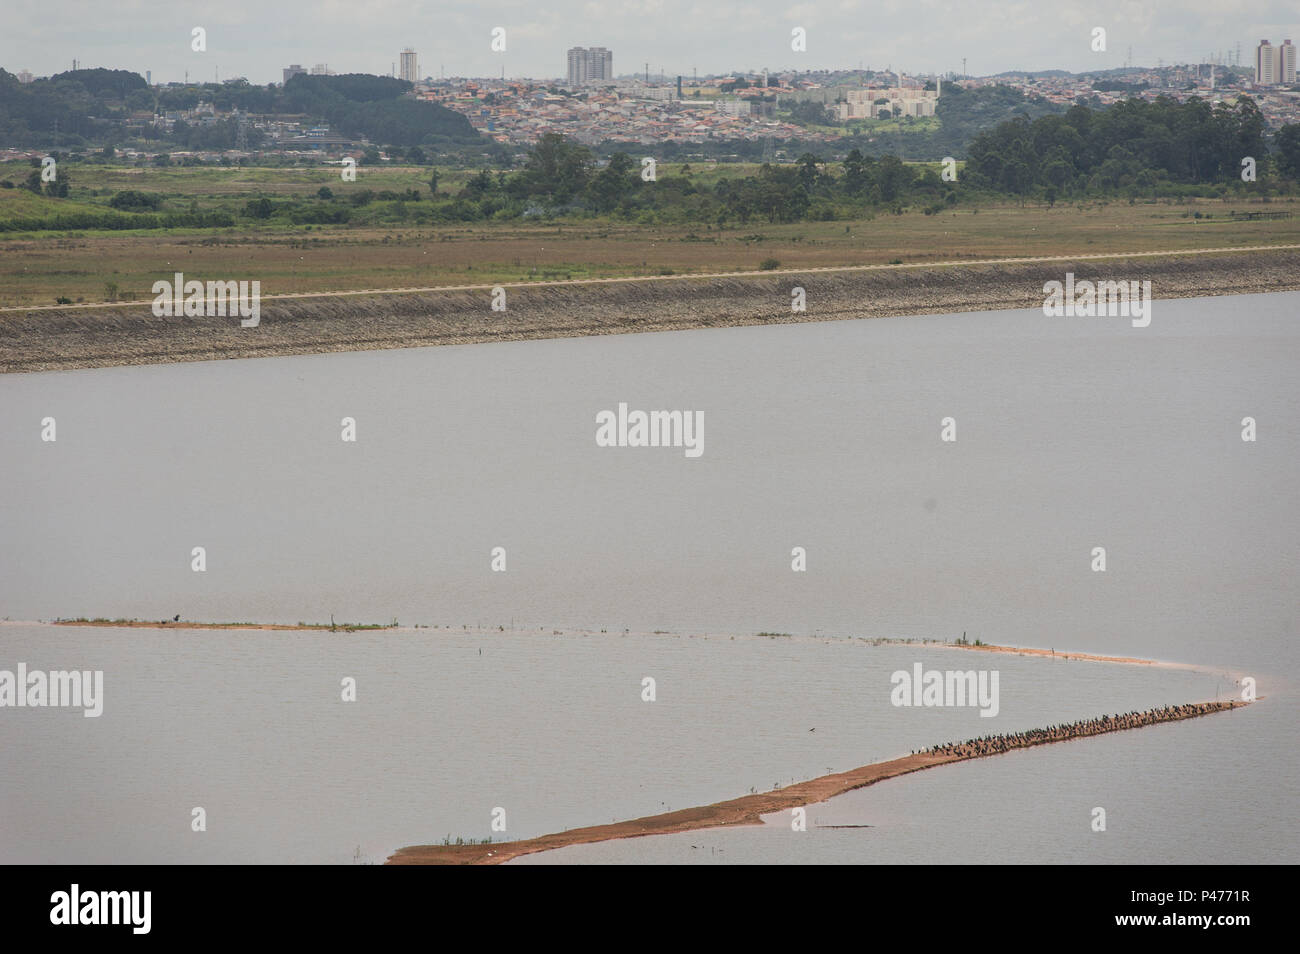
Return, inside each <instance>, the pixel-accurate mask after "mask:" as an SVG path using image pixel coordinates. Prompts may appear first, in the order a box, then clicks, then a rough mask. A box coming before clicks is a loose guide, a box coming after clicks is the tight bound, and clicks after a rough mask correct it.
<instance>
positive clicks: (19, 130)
mask: <svg viewBox="0 0 1300 954" xmlns="http://www.w3.org/2000/svg"><path fill="white" fill-rule="evenodd" d="M410 89H411V84H410V83H408V82H406V81H405V80H397V79H391V78H389V77H386V76H369V75H365V74H348V75H345V76H306V75H303V76H295V77H294V78H293V79H291V80H290V81H289V82H288V83H287V84H285V85H284V86H282V87H281V86H276V85H267V86H252V85H250V84H249V83H247V82H238V83H194V84H189V85H185V86H169V87H150V86H148V85H147V84H146V83H145V81H144V77H142V76H140V75H139V74H138V73H132V72H130V71H129V70H106V69H92V70H72V71H69V72H66V73H59V74H57V75H55V76H51V77H49V78H48V79H38V80H35V81H34V82H31V83H25V84H24V83H20V82H18V78H17V77H15V76H14V75H13V74H11V73H8V72H6V71H5V70H3V69H0V142H3V143H5V144H7V145H17V146H22V145H50V144H52V145H54V146H56V147H67V148H77V147H85V146H87V145H90V144H97V143H98V144H103V143H107V144H108V146H107V147H106V148H105V149H104V150H103V151H102V154H101V155H100V156H99V157H98V158H100V159H104V160H108V159H111V158H112V155H113V144H121V143H123V142H125V141H128V140H139V141H141V142H142V143H148V142H150V141H152V143H153V148H159V146H160V145H163V144H169V145H171V146H174V147H176V148H180V149H234V148H235V147H236V144H237V143H238V141H239V134H240V129H239V123H238V122H236V121H234V120H232V119H223V120H218V121H216V122H214V123H212V124H210V125H190V124H188V123H186V122H184V121H177V122H176V123H175V125H174V126H173V127H172V129H171V130H170V132H166V133H164V132H163V131H162V130H160V129H156V128H155V127H153V126H152V125H151V123H150V122H148V121H145V120H142V119H137V118H136V117H135V116H133V114H147V115H148V116H150V117H151V116H152V115H154V114H157V113H166V112H169V111H181V110H189V109H193V108H194V107H195V106H197V105H198V104H199V103H200V102H208V103H212V104H213V105H214V106H215V108H216V109H217V110H218V111H221V112H229V111H230V110H232V109H239V110H240V111H241V112H251V113H281V114H298V115H303V116H305V117H306V119H307V120H308V122H310V123H314V124H319V123H327V124H329V125H330V126H331V127H332V128H333V129H335V130H337V131H339V132H341V133H342V134H343V135H345V136H352V137H364V138H366V139H369V140H370V141H372V142H381V143H385V144H392V145H394V146H404V147H416V146H421V145H426V146H434V147H438V146H442V147H448V146H457V145H472V146H474V147H476V148H477V147H479V146H481V145H482V142H483V140H482V137H480V136H479V134H478V133H477V132H475V131H474V127H473V126H471V125H470V123H469V120H468V119H466V118H465V117H464V116H462V115H461V114H460V113H457V112H455V111H454V110H450V109H447V108H446V107H444V106H440V105H438V104H436V103H427V102H421V101H418V100H414V99H409V98H406V97H405V96H404V95H403V94H405V93H406V92H408V91H409V90H410ZM263 135H264V134H263V133H262V131H261V130H259V129H256V128H252V127H247V126H246V127H245V129H244V136H245V139H246V142H247V145H248V146H249V147H250V148H257V147H258V146H260V145H261V144H262V137H263Z"/></svg>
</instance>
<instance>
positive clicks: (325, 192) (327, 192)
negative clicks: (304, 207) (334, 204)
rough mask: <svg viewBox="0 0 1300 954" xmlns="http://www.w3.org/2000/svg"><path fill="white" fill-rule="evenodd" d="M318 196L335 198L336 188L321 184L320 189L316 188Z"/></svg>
mask: <svg viewBox="0 0 1300 954" xmlns="http://www.w3.org/2000/svg"><path fill="white" fill-rule="evenodd" d="M316 198H318V199H332V198H334V190H333V189H331V188H330V187H329V186H321V187H320V188H319V189H317V190H316Z"/></svg>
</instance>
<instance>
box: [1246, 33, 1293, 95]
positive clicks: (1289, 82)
mask: <svg viewBox="0 0 1300 954" xmlns="http://www.w3.org/2000/svg"><path fill="white" fill-rule="evenodd" d="M1295 81H1296V80H1295V46H1294V45H1293V44H1292V43H1291V41H1290V40H1283V41H1282V45H1281V46H1274V45H1273V44H1271V43H1269V42H1268V40H1260V41H1259V46H1257V47H1255V85H1256V86H1293V85H1295Z"/></svg>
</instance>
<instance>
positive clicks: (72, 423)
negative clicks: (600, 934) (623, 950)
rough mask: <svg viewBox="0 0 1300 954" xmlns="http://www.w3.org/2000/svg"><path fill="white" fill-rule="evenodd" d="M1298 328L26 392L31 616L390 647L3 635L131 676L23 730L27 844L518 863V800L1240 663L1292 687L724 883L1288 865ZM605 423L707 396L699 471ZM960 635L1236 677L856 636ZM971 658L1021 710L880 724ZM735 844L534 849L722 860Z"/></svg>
mask: <svg viewBox="0 0 1300 954" xmlns="http://www.w3.org/2000/svg"><path fill="white" fill-rule="evenodd" d="M1157 294H1158V290H1157ZM1297 305H1300V295H1297V294H1294V293H1285V294H1277V295H1256V296H1241V297H1233V298H1217V299H1193V300H1178V301H1157V302H1156V303H1155V308H1154V314H1153V319H1152V322H1151V325H1150V327H1148V328H1144V329H1136V328H1132V327H1130V326H1129V324H1128V322H1127V321H1125V320H1123V319H1119V318H1116V319H1104V318H1102V319H1083V318H1075V319H1049V318H1045V317H1043V315H1042V314H1041V312H1039V311H1018V312H981V313H976V314H967V315H948V316H933V317H921V318H900V319H873V320H864V321H842V322H829V323H809V324H798V325H779V326H770V327H753V328H732V329H719V330H702V331H691V332H681V333H668V334H657V335H624V336H611V337H598V338H586V339H569V340H556V341H531V342H512V343H501V344H493V345H476V346H467V347H444V348H429V349H413V350H406V351H382V352H370V353H350V354H334V355H320V356H309V357H293V358H272V359H259V360H247V361H227V362H204V363H194V364H183V365H169V366H154V367H141V368H108V369H95V370H84V371H69V372H60V373H48V374H28V375H10V376H5V377H0V447H2V448H3V467H2V468H0V541H3V543H2V544H0V547H2V549H0V616H3V617H5V618H8V619H10V620H36V619H53V618H56V617H64V618H68V617H79V616H86V617H108V618H117V617H129V618H142V619H154V620H162V619H170V618H171V617H172V616H173V615H180V616H181V618H182V619H187V620H200V621H245V620H250V621H259V622H283V623H294V622H297V621H307V622H328V621H329V619H330V617H331V615H332V616H333V617H334V618H335V619H337V620H339V621H344V620H349V621H359V622H367V623H389V622H392V621H394V620H397V621H398V622H400V624H402V627H403V628H402V629H400V630H398V631H395V632H386V633H381V634H375V633H355V634H350V635H340V634H318V633H289V634H286V633H249V632H235V633H225V632H220V633H218V632H211V631H191V632H188V633H182V632H177V631H173V632H158V631H149V630H92V629H51V628H48V627H30V626H20V625H6V626H0V669H12V668H13V667H14V666H16V665H17V663H19V662H25V663H26V664H27V665H28V666H29V668H40V667H44V668H48V669H63V668H72V667H77V668H101V669H103V670H104V672H105V713H104V715H103V716H102V717H100V718H99V719H84V718H82V716H81V714H80V713H79V712H75V711H62V710H38V709H25V710H18V709H4V710H0V750H2V751H4V752H5V762H6V764H7V766H8V767H9V769H10V770H8V771H6V772H4V773H3V779H2V780H0V818H2V819H3V824H0V857H4V858H6V859H11V860H32V861H45V860H48V861H91V860H94V861H111V860H119V861H123V860H131V861H143V860H177V861H198V860H216V861H232V862H233V861H271V860H289V861H340V862H345V861H350V860H357V859H364V858H370V859H372V860H381V859H382V856H383V855H384V854H386V853H387V852H388V851H390V850H392V849H393V848H395V847H398V846H399V845H402V844H410V843H427V842H430V841H435V840H440V839H441V838H442V837H443V836H446V835H450V836H451V837H452V838H453V839H454V838H455V837H457V836H463V837H476V838H481V837H485V836H486V835H487V834H489V833H490V832H489V831H488V828H487V823H488V821H489V813H490V811H491V809H492V808H494V807H498V806H500V807H504V808H506V813H507V818H508V820H509V823H508V824H509V827H508V835H509V837H527V836H529V835H533V834H541V833H544V832H546V831H552V830H556V829H558V828H565V827H577V826H580V825H586V824H594V823H599V822H603V821H610V820H613V819H615V818H619V819H621V818H626V817H634V816H635V815H641V814H647V813H650V812H653V811H657V810H663V807H664V806H671V807H676V808H681V807H687V806H689V805H693V804H701V803H704V802H708V801H714V800H717V799H720V798H727V797H733V796H735V795H739V794H744V793H745V792H747V791H749V790H750V788H757V789H758V790H762V789H763V788H770V787H771V786H772V785H773V784H788V782H789V781H790V780H791V779H798V778H807V777H811V776H814V775H818V774H823V772H824V771H825V770H826V769H827V768H828V767H834V768H835V769H836V770H843V769H846V768H850V767H853V766H855V765H860V764H865V763H866V762H869V761H873V760H876V759H879V758H888V757H892V756H895V755H899V754H905V753H906V752H907V751H909V750H910V749H911V748H913V747H919V746H922V745H928V744H931V743H933V742H939V741H945V740H947V739H951V738H958V737H966V736H968V735H973V734H982V733H984V732H988V731H998V732H1001V731H1009V730H1014V729H1017V728H1027V727H1030V726H1032V725H1039V724H1043V723H1044V722H1063V721H1067V720H1068V719H1070V718H1078V717H1084V716H1091V715H1097V714H1101V713H1103V712H1113V711H1117V710H1119V709H1127V708H1137V707H1145V706H1147V705H1150V704H1156V703H1163V702H1188V701H1196V700H1202V699H1212V698H1214V697H1215V694H1216V693H1219V692H1224V693H1226V692H1227V691H1228V689H1229V684H1230V681H1231V680H1230V679H1229V678H1228V677H1227V676H1226V675H1225V674H1228V673H1232V674H1236V675H1240V674H1249V675H1252V676H1254V677H1255V678H1256V679H1257V680H1258V683H1259V691H1260V693H1261V694H1262V695H1264V696H1266V697H1267V698H1265V699H1264V700H1263V701H1262V702H1261V703H1260V704H1259V705H1257V706H1254V707H1252V708H1250V709H1249V710H1246V711H1244V712H1237V713H1230V714H1227V715H1223V716H1214V717H1209V718H1206V719H1199V720H1194V721H1192V722H1189V723H1184V724H1180V725H1177V726H1165V727H1157V728H1153V729H1145V730H1141V731H1140V732H1134V733H1129V734H1125V735H1124V736H1111V737H1106V738H1103V739H1097V740H1091V741H1089V742H1086V743H1071V744H1069V745H1064V746H1053V747H1048V748H1045V749H1036V750H1033V751H1030V752H1023V753H1016V754H1014V755H1009V756H1000V757H998V758H995V759H990V760H983V761H981V762H978V763H970V764H966V765H960V766H951V767H946V768H942V769H938V770H935V771H931V772H925V773H921V774H920V775H916V776H911V777H908V778H905V779H897V780H893V781H890V782H886V783H882V784H881V785H878V786H873V787H872V788H870V789H867V790H864V791H861V792H857V793H852V794H850V795H846V796H843V797H842V798H840V799H836V800H835V801H834V802H832V803H830V804H829V805H826V806H819V807H817V808H816V809H814V810H810V813H809V814H810V821H812V822H814V823H815V824H841V823H843V824H859V823H861V824H872V825H874V826H875V827H873V828H868V829H825V828H817V827H815V824H810V829H811V830H810V831H809V832H806V833H798V834H797V835H795V834H793V833H789V832H788V825H785V826H784V828H785V829H786V831H785V832H784V833H782V832H781V828H782V825H781V824H780V820H777V821H778V823H777V824H774V825H772V826H769V827H768V828H763V829H748V830H745V831H729V832H726V833H709V834H708V838H709V839H711V840H710V841H709V842H708V844H709V845H710V846H711V848H722V849H724V850H723V851H722V852H721V853H720V854H715V853H712V852H711V853H710V854H709V856H708V860H719V859H720V858H722V857H723V856H724V855H725V860H732V861H735V860H750V861H763V860H773V861H775V860H792V861H829V862H834V861H847V860H858V861H861V860H882V861H889V860H893V861H898V860H907V859H909V858H914V859H915V860H957V861H967V860H970V861H974V860H988V858H987V854H988V852H989V851H993V850H995V849H996V851H997V854H998V857H999V858H1000V860H1023V861H1037V860H1041V861H1059V862H1070V861H1072V860H1077V859H1078V858H1079V857H1083V856H1082V855H1081V854H1080V852H1082V851H1085V850H1087V851H1091V852H1093V854H1092V855H1090V856H1088V857H1092V858H1094V859H1096V860H1144V861H1175V860H1177V861H1187V860H1197V861H1207V862H1238V861H1244V860H1255V861H1259V860H1275V861H1290V862H1294V861H1296V860H1297V856H1298V855H1300V852H1298V851H1297V841H1298V839H1297V838H1296V836H1295V835H1294V833H1293V832H1292V831H1291V829H1290V828H1289V826H1288V823H1287V819H1288V817H1289V814H1290V809H1291V808H1293V806H1294V804H1295V798H1296V795H1297V792H1298V790H1300V764H1298V762H1300V760H1298V759H1297V756H1296V754H1295V752H1294V749H1293V747H1292V744H1291V743H1292V740H1293V737H1294V727H1295V725H1296V721H1297V719H1296V717H1297V715H1300V712H1298V711H1297V707H1296V702H1295V698H1296V696H1295V673H1296V663H1297V662H1298V661H1300V660H1298V659H1297V656H1298V655H1300V653H1298V651H1297V649H1296V639H1297V635H1298V634H1297V631H1296V630H1297V611H1296V602H1297V601H1296V584H1295V581H1296V579H1297V571H1300V553H1298V551H1300V508H1297V507H1296V505H1295V488H1296V487H1297V485H1298V478H1300V434H1298V432H1297V423H1296V422H1297V420H1300V375H1297V373H1296V372H1297V369H1300V336H1298V335H1297V331H1296V325H1295V321H1294V314H1295V312H1296V309H1297ZM810 308H815V303H810ZM250 333H255V330H254V329H250ZM620 403H626V404H627V405H628V406H629V407H630V408H634V409H637V408H640V409H646V410H654V409H667V410H682V411H693V412H702V416H703V421H704V429H703V453H702V454H701V455H700V456H699V457H694V458H693V457H688V456H687V455H686V454H685V453H684V452H683V450H682V449H681V448H680V447H601V446H598V445H597V442H596V440H595V435H596V415H597V414H598V413H599V412H601V411H603V410H612V409H616V408H617V407H618V406H619V404H620ZM50 417H52V418H54V419H55V421H56V422H57V440H56V441H53V442H49V441H42V440H41V432H42V428H43V425H42V421H43V420H44V419H46V418H50ZM1246 417H1250V418H1253V419H1254V421H1255V426H1256V437H1257V439H1256V440H1254V441H1243V440H1242V430H1243V418H1246ZM344 418H352V419H354V421H355V428H356V436H357V439H356V441H355V442H351V441H344V440H341V439H340V435H341V431H342V429H343V426H344V425H343V419H344ZM944 418H951V419H952V426H951V427H950V432H951V431H952V430H955V435H956V440H955V441H944V440H942V439H941V433H942V430H943V426H944V425H943V423H942V422H943V419H944ZM195 547H202V548H203V552H204V559H205V561H206V568H205V569H204V571H203V572H195V571H194V570H193V569H192V566H193V560H194V556H193V553H194V548H195ZM797 547H798V548H803V550H804V552H805V553H806V566H807V569H806V571H804V572H793V571H792V569H791V564H792V560H793V559H794V556H793V554H792V551H793V550H794V548H797ZM1098 547H1101V548H1104V549H1105V560H1106V564H1105V570H1104V571H1102V572H1098V571H1096V570H1094V567H1095V566H1096V565H1097V564H1096V548H1098ZM496 548H501V550H496ZM502 551H504V555H503V556H502ZM501 559H504V561H505V567H506V569H505V571H504V572H498V571H494V569H493V564H494V562H496V564H497V566H500V560H501ZM415 626H419V627H426V626H427V627H431V628H429V629H425V628H418V629H416V628H411V627H415ZM466 627H469V628H468V629H467V628H466ZM579 630H581V631H582V632H581V633H579V632H578V631H579ZM655 631H662V632H661V633H660V634H659V635H655V634H654V632H655ZM760 632H768V633H781V634H791V638H789V639H785V638H779V639H766V638H764V639H754V638H752V636H753V634H756V633H760ZM963 632H965V633H966V634H967V636H968V638H969V639H971V640H975V639H981V640H983V641H984V642H992V643H1000V644H1012V645H1023V646H1038V647H1044V648H1050V647H1055V648H1057V649H1069V650H1077V651H1082V652H1091V653H1101V654H1108V655H1124V656H1142V657H1149V658H1156V659H1162V660H1169V661H1175V662H1182V663H1192V664H1197V665H1201V666H1205V667H1208V671H1188V670H1178V669H1152V668H1147V667H1144V668H1131V667H1121V666H1104V665H1101V664H1083V663H1078V664H1061V663H1059V662H1055V661H1042V660H1036V659H1022V658H1020V657H1014V656H999V657H997V658H996V663H990V662H989V660H988V658H986V657H983V656H980V657H978V659H977V660H975V661H968V660H969V657H970V656H971V655H973V654H969V653H965V654H956V653H954V652H952V651H942V650H938V649H934V648H920V647H916V648H913V647H898V646H871V645H868V644H865V643H863V642H861V641H860V638H866V639H873V638H916V639H923V638H932V639H949V638H952V637H955V636H958V635H960V634H961V633H963ZM726 634H736V635H737V639H735V640H732V639H730V638H729V636H728V635H726ZM706 635H707V637H708V638H705V637H706ZM480 649H481V650H482V651H483V655H482V656H479V655H478V651H479V650H480ZM949 655H958V656H959V658H958V659H957V661H956V662H954V663H953V664H952V665H951V666H949V665H948V664H947V663H944V664H943V668H956V667H960V668H971V667H974V668H990V667H991V666H993V665H996V667H997V668H999V669H1000V670H1001V672H1002V683H1001V685H1002V706H1001V711H1000V713H999V715H998V717H996V718H994V719H980V718H979V716H978V713H977V712H976V711H975V710H961V711H958V710H945V711H932V710H918V709H896V708H894V707H892V706H890V704H889V699H888V688H889V686H888V673H889V671H891V670H892V669H894V668H904V667H906V666H909V665H910V664H911V663H912V662H915V661H926V660H928V659H930V658H932V657H933V658H938V657H940V656H949ZM92 664H93V665H92ZM928 664H929V663H927V665H928ZM936 665H938V663H936ZM661 673H662V674H663V675H662V676H661V675H660V674H661ZM345 676H351V677H354V678H356V679H357V683H358V700H357V702H356V703H343V702H341V701H340V700H339V684H340V679H342V678H343V677H345ZM644 676H653V677H655V678H656V680H657V682H658V687H659V696H658V699H657V700H656V701H655V702H654V703H644V702H642V701H641V699H640V692H641V682H640V681H641V679H642V678H643V677H644ZM805 723H806V724H805ZM990 723H991V724H990ZM813 728H815V729H816V732H809V729H813ZM814 740H815V741H814ZM1089 785H1091V786H1092V787H1089ZM1085 802H1087V803H1090V804H1088V805H1086V806H1085V805H1084V803H1085ZM1095 805H1103V806H1105V807H1107V811H1108V815H1109V817H1110V818H1111V819H1112V821H1111V822H1110V825H1109V829H1108V831H1107V832H1106V833H1105V834H1104V835H1095V836H1094V835H1092V834H1091V833H1090V832H1089V831H1088V826H1087V821H1088V816H1087V812H1088V811H1089V810H1090V809H1091V808H1092V807H1093V806H1095ZM194 806H202V807H204V808H205V810H206V811H207V814H208V818H209V819H210V821H209V826H208V831H207V832H204V833H201V834H200V833H193V832H191V831H190V812H191V808H192V807H194ZM1080 806H1083V807H1080ZM1112 806H1113V807H1112ZM972 812H978V814H971V813H972ZM1080 813H1082V814H1080ZM836 819H841V821H837V820H836ZM842 819H851V820H850V821H842ZM1072 825H1075V826H1077V828H1078V832H1076V831H1075V829H1074V828H1072V827H1070V826H1072ZM769 828H770V830H769ZM1079 832H1081V833H1082V834H1079ZM963 833H964V834H963ZM715 834H716V837H715ZM801 836H802V837H804V838H805V839H806V840H805V841H801V842H796V841H793V840H792V837H793V838H796V839H797V838H799V837H801ZM702 837H705V836H704V835H702V834H700V835H696V836H695V838H694V840H692V839H691V836H683V838H684V839H685V847H682V846H681V845H680V844H679V843H680V842H682V841H683V838H678V837H677V836H673V837H666V838H660V839H636V840H634V841H629V842H624V843H621V844H610V845H600V846H584V847H581V848H574V849H566V850H565V851H563V852H557V853H554V854H553V855H548V856H545V857H543V858H540V859H528V860H556V861H559V860H571V859H572V860H589V859H591V860H662V861H689V860H695V858H697V857H698V858H700V859H701V860H703V855H701V851H702V850H703V849H701V848H694V849H693V848H691V847H690V845H691V844H696V845H700V844H701V841H700V838H702ZM1078 838H1083V839H1084V841H1083V843H1082V844H1084V845H1086V846H1087V847H1086V848H1084V847H1082V846H1081V844H1080V843H1079V842H1078V841H1077V839H1078ZM1088 839H1092V840H1088ZM999 846H1000V847H999ZM926 851H930V852H936V853H941V852H948V854H946V855H944V854H930V855H926Z"/></svg>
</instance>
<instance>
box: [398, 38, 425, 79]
mask: <svg viewBox="0 0 1300 954" xmlns="http://www.w3.org/2000/svg"><path fill="white" fill-rule="evenodd" d="M397 75H398V77H399V78H401V79H404V80H406V81H407V82H408V83H414V82H416V81H418V80H419V78H420V64H419V61H418V60H416V57H415V50H413V49H411V48H410V47H409V46H408V47H407V48H406V49H404V50H403V51H402V69H401V72H399V73H398V74H397Z"/></svg>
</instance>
